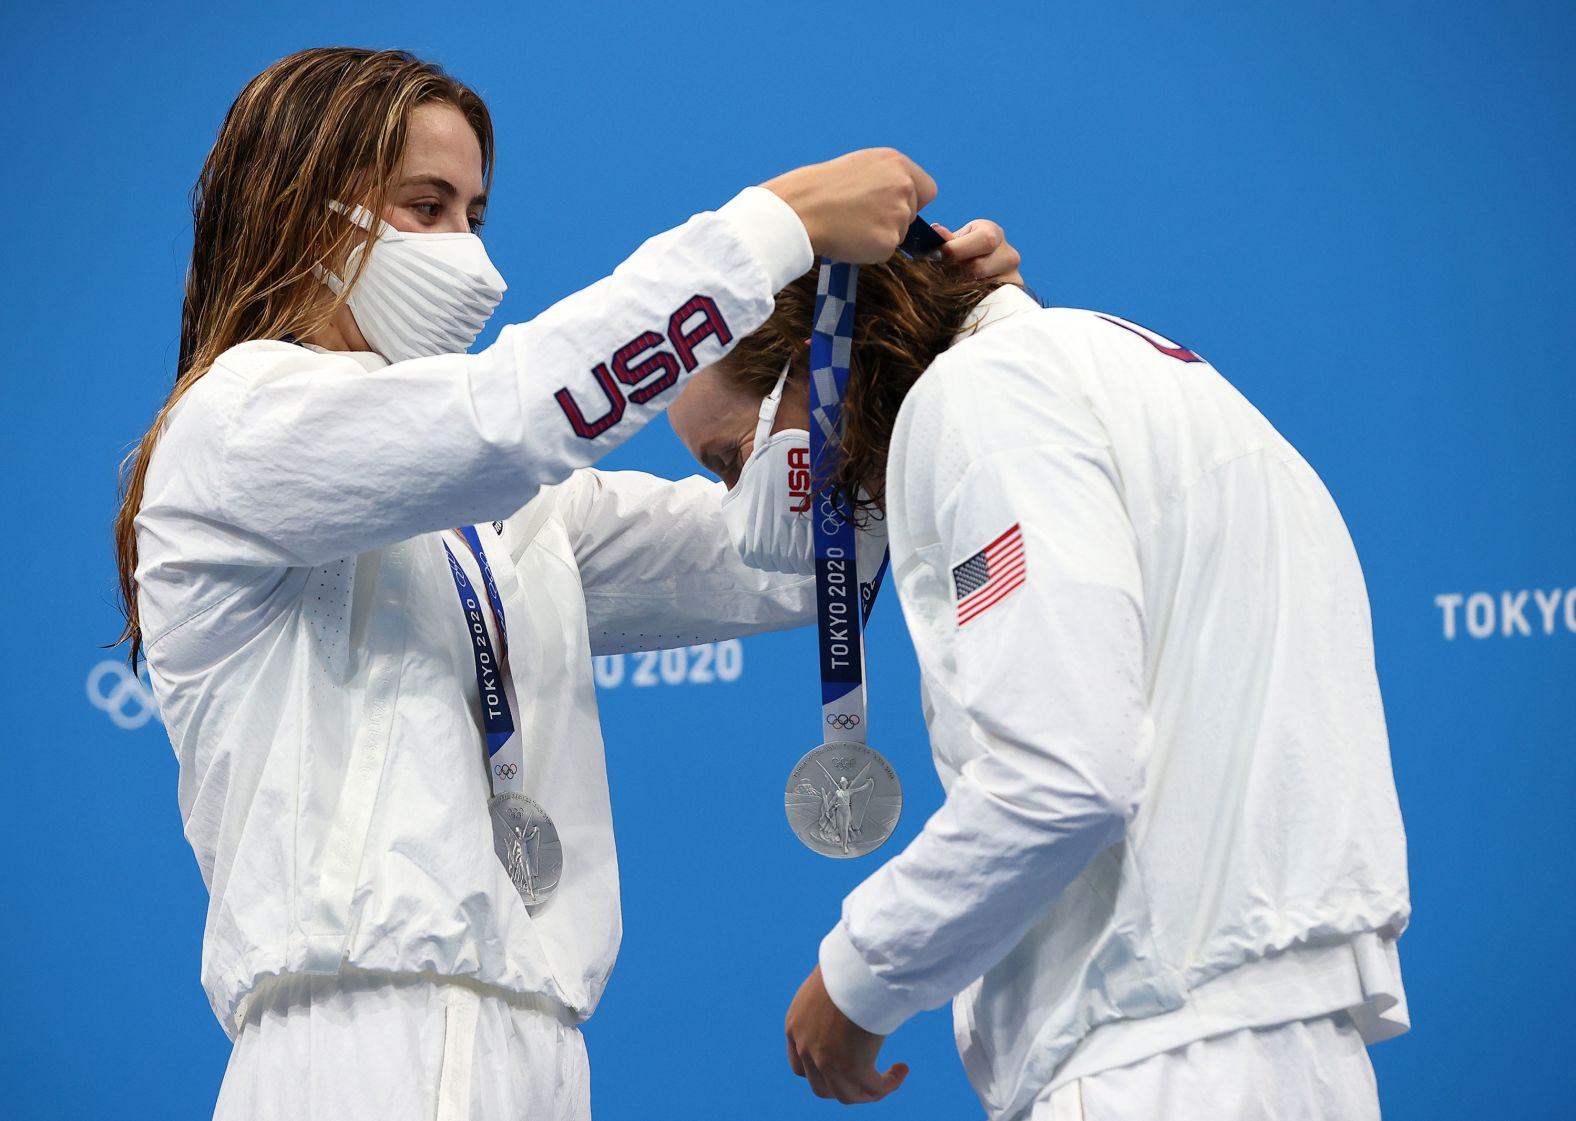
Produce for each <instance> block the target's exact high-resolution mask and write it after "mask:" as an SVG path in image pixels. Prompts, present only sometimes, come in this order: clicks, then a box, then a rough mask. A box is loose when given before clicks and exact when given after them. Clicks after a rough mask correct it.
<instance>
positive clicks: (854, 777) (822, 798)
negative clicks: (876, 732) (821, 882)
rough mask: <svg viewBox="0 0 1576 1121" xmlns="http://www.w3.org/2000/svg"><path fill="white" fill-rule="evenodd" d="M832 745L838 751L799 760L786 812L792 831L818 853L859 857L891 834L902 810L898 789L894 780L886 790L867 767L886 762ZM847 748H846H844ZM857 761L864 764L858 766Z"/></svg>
mask: <svg viewBox="0 0 1576 1121" xmlns="http://www.w3.org/2000/svg"><path fill="white" fill-rule="evenodd" d="M834 746H835V747H837V748H838V749H840V750H836V751H831V752H830V753H829V754H826V755H825V757H824V759H823V757H822V753H823V752H826V751H828V749H827V748H821V749H817V751H815V752H811V754H810V755H809V756H808V757H807V758H806V759H805V760H803V761H801V764H800V766H799V767H798V768H797V769H796V771H795V774H794V775H793V781H792V782H791V784H790V786H789V788H788V790H787V791H786V797H785V798H784V800H783V802H784V808H785V809H786V810H787V812H788V820H789V824H790V825H791V826H792V827H793V831H794V832H795V833H796V834H797V835H798V837H799V839H800V840H801V841H803V842H804V843H805V844H806V845H808V846H809V847H810V848H812V849H814V850H815V851H816V852H818V853H820V854H821V855H823V856H835V857H854V856H863V855H865V854H866V853H868V852H871V851H872V850H874V849H875V848H876V847H877V846H879V845H880V844H881V842H883V841H885V840H886V839H887V837H888V836H890V835H891V832H892V829H893V827H894V826H895V825H896V824H897V819H898V815H899V814H900V813H901V812H902V794H901V788H900V787H898V786H897V784H896V781H895V779H893V780H891V781H889V782H888V786H887V788H886V789H884V790H883V789H882V788H881V786H880V783H879V782H878V781H877V776H876V775H874V774H872V773H871V768H872V767H874V766H876V765H877V764H878V762H879V764H880V766H881V767H883V768H885V767H886V764H885V761H884V760H880V757H879V756H878V755H876V754H875V753H874V752H870V751H868V749H866V748H864V747H863V746H860V747H858V748H849V745H841V744H839V745H834ZM845 748H847V749H848V750H846V751H845V750H842V749H845ZM861 756H864V758H863V759H861ZM861 762H863V766H859V764H860V763H861ZM811 764H813V766H812V765H811ZM828 764H830V766H828ZM856 767H857V770H856ZM888 769H889V768H888ZM838 772H841V773H838Z"/></svg>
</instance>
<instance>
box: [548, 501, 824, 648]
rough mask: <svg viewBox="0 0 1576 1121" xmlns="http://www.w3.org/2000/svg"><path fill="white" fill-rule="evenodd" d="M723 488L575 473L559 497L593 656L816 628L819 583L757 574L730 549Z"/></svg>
mask: <svg viewBox="0 0 1576 1121" xmlns="http://www.w3.org/2000/svg"><path fill="white" fill-rule="evenodd" d="M724 493H726V492H725V490H724V488H723V485H722V484H721V483H716V482H710V481H708V480H705V479H702V478H699V477H696V476H691V477H690V478H687V479H680V480H678V481H677V482H675V481H672V480H669V479H660V478H657V477H656V476H654V475H647V474H644V473H642V472H638V471H595V470H587V471H578V472H576V473H575V475H574V476H573V477H572V478H571V479H570V480H569V481H568V482H566V483H564V484H563V485H562V486H561V487H559V488H558V496H557V510H558V513H559V515H560V516H561V517H562V518H563V520H564V523H565V525H566V527H567V528H568V531H569V537H570V542H571V545H572V547H573V548H574V552H575V560H576V562H577V563H578V564H579V566H580V579H581V583H582V585H583V586H584V589H585V600H586V618H587V622H588V623H589V626H590V635H591V649H592V652H593V653H596V654H616V653H621V652H625V651H630V650H654V649H658V648H663V647H671V646H689V645H693V644H695V643H701V642H714V641H717V640H719V639H725V638H736V637H738V636H740V635H747V634H756V633H759V632H762V631H772V630H783V629H785V628H788V627H797V626H803V625H805V624H808V623H812V622H814V621H815V579H814V578H813V577H810V576H783V575H778V574H776V573H769V572H759V571H757V570H756V569H753V568H751V567H749V566H748V565H746V564H745V563H744V561H743V560H742V559H741V558H740V557H739V553H738V550H737V549H735V548H734V546H733V541H732V539H731V538H730V537H729V535H728V530H727V526H726V525H725V523H724V522H723V519H722V505H721V503H722V496H723V494H724Z"/></svg>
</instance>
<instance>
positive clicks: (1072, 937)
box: [821, 288, 1409, 1119]
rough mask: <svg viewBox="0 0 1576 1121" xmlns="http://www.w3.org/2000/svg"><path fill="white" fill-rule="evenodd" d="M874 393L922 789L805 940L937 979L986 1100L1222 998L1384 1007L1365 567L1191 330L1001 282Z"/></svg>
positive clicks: (1390, 939)
mask: <svg viewBox="0 0 1576 1121" xmlns="http://www.w3.org/2000/svg"><path fill="white" fill-rule="evenodd" d="M975 326H976V327H977V330H973V331H972V332H968V331H966V332H965V333H964V334H963V335H962V336H960V340H961V341H959V342H958V343H957V344H956V345H955V346H953V347H952V348H951V349H950V350H948V351H947V352H945V353H944V354H942V355H941V356H940V358H938V359H937V360H936V362H935V363H934V365H932V367H931V368H930V369H929V370H928V371H926V373H925V374H924V376H923V377H922V378H921V379H920V380H919V382H918V384H917V385H916V386H915V387H914V389H913V391H912V392H911V393H910V395H909V397H908V399H907V400H906V401H905V403H904V405H903V408H902V411H901V413H900V416H899V419H898V423H897V427H896V431H895V433H894V435H893V440H892V447H891V453H890V457H889V459H888V466H887V521H888V526H889V531H890V534H891V548H892V571H893V575H894V578H895V581H896V584H897V588H898V593H899V596H900V599H901V602H902V605H903V611H904V614H905V616H906V618H907V621H908V626H909V631H910V634H911V635H912V637H913V641H914V645H915V647H916V650H917V653H918V657H919V663H920V669H921V675H922V680H923V686H924V694H925V700H926V713H925V716H926V720H927V723H928V725H929V729H930V739H931V748H932V752H933V755H934V758H935V762H936V767H937V769H938V771H939V772H940V775H941V778H942V782H943V785H944V786H945V788H946V791H947V794H946V800H945V803H944V804H943V806H942V808H941V809H940V810H939V811H938V812H937V813H936V814H935V816H934V817H932V818H931V819H930V821H929V822H927V823H926V825H925V827H924V829H923V831H922V832H921V833H920V834H919V836H918V837H917V838H916V839H915V840H914V842H913V843H912V844H910V845H909V846H908V848H907V849H905V850H904V851H903V852H902V853H901V854H899V855H898V856H896V857H895V858H893V859H892V860H891V861H889V862H888V863H887V864H886V865H884V866H883V867H882V868H880V869H879V870H878V871H877V872H876V873H875V874H874V875H872V876H871V877H870V878H869V879H867V880H866V881H865V882H864V883H863V884H861V885H860V886H859V887H858V888H856V889H855V890H854V892H853V893H852V894H851V895H850V896H849V897H848V899H847V901H846V902H845V904H844V908H843V917H842V921H841V922H840V923H839V924H838V925H837V927H835V928H834V929H833V931H832V932H831V933H830V934H829V935H828V936H827V937H826V939H825V940H824V942H823V943H822V948H821V968H822V973H823V976H824V978H825V981H826V984H827V988H828V991H829V992H830V994H831V996H832V997H833V999H834V1000H835V1001H836V1002H837V1004H838V1005H839V1006H840V1007H841V1008H842V1009H843V1010H844V1011H845V1012H846V1013H848V1014H849V1015H850V1016H851V1017H852V1018H853V1019H854V1020H855V1021H856V1022H858V1023H859V1024H861V1025H862V1026H864V1027H866V1028H868V1029H870V1030H872V1031H877V1032H890V1031H892V1030H893V1029H894V1028H896V1027H897V1025H898V1024H900V1023H901V1022H902V1021H903V1020H905V1019H906V1018H907V1017H909V1016H910V1015H912V1014H913V1013H914V1012H916V1011H918V1010H920V1009H923V1008H933V1007H936V1006H937V1005H940V1004H942V1003H944V1002H945V1001H947V1000H948V999H950V998H955V1000H954V1019H955V1027H956V1032H957V1037H958V1044H959V1047H960V1050H961V1051H962V1054H963V1059H964V1063H965V1065H966V1067H967V1069H968V1072H969V1075H970V1078H971V1079H972V1081H973V1082H974V1085H975V1087H976V1089H977V1090H978V1091H979V1093H980V1096H981V1098H982V1100H983V1101H984V1103H985V1105H986V1108H987V1110H988V1111H989V1113H990V1115H991V1116H992V1117H993V1118H997V1119H1005V1118H1014V1117H1019V1116H1022V1115H1023V1113H1024V1112H1025V1111H1026V1110H1027V1109H1028V1107H1029V1105H1030V1103H1032V1101H1033V1100H1034V1098H1035V1097H1036V1095H1037V1094H1039V1093H1040V1092H1041V1091H1043V1090H1044V1089H1046V1088H1047V1087H1049V1086H1053V1085H1056V1084H1059V1083H1061V1082H1064V1081H1070V1080H1072V1079H1074V1078H1078V1077H1082V1076H1085V1075H1088V1074H1092V1073H1095V1072H1096V1071H1099V1070H1103V1069H1108V1068H1111V1067H1116V1066H1122V1065H1126V1064H1127V1063H1130V1062H1133V1061H1136V1060H1138V1059H1141V1058H1144V1057H1146V1056H1148V1055H1152V1054H1157V1053H1159V1052H1162V1051H1166V1050H1170V1049H1171V1048H1173V1047H1177V1046H1181V1045H1183V1044H1186V1043H1188V1042H1192V1041H1194V1040H1197V1039H1202V1038H1206V1037H1208V1036H1211V1035H1215V1034H1219V1033H1221V1032H1225V1031H1232V1030H1236V1029H1238V1028H1244V1027H1252V1026H1265V1025H1270V1024H1277V1023H1284V1022H1288V1021H1292V1020H1298V1019H1305V1018H1311V1017H1314V1016H1320V1015H1325V1014H1329V1013H1333V1012H1337V1011H1343V1010H1344V1011H1348V1012H1349V1013H1350V1014H1351V1015H1352V1016H1353V1018H1354V1020H1355V1021H1356V1022H1357V1025H1358V1027H1359V1028H1360V1029H1361V1031H1362V1032H1363V1035H1364V1037H1365V1038H1366V1039H1367V1040H1369V1041H1370V1042H1372V1041H1375V1040H1377V1039H1382V1038H1386V1037H1387V1036H1389V1035H1393V1034H1397V1033H1399V1032H1400V1031H1404V1030H1405V1028H1406V1026H1407V1012H1406V1004H1405V996H1404V993H1403V991H1402V986H1401V977H1400V972H1399V963H1398V958H1397V955H1396V940H1397V938H1398V937H1399V935H1400V934H1401V932H1402V930H1403V928H1404V927H1405V926H1406V922H1407V916H1408V913H1409V904H1408V892H1407V875H1406V859H1405V837H1404V834H1403V831H1402V826H1401V816H1400V811H1399V808H1398V806H1397V802H1396V794H1395V786H1394V782H1393V779H1392V776H1391V771H1390V759H1389V749H1388V741H1387V737H1386V732H1385V724H1384V715H1383V710H1382V708H1381V705H1380V699H1379V689H1378V684H1377V680H1376V676H1375V671H1374V659H1373V641H1372V636H1371V632H1370V622H1369V611H1368V600H1367V594H1366V591H1365V588H1364V584H1363V578H1362V572H1361V570H1360V568H1359V567H1358V562H1357V557H1356V554H1355V552H1354V551H1353V548H1352V543H1351V539H1350V536H1349V535H1348V533H1347V530H1346V527H1345V524H1344V523H1343V522H1342V520H1341V517H1340V514H1339V513H1338V512H1337V510H1336V508H1335V504H1334V502H1333V501H1332V500H1331V498H1330V496H1329V494H1328V493H1327V492H1326V490H1325V488H1324V486H1323V485H1322V484H1321V482H1320V481H1319V479H1318V477H1317V476H1316V475H1315V474H1314V472H1313V470H1312V469H1311V468H1310V467H1309V466H1308V464H1307V463H1306V462H1304V460H1303V459H1302V458H1301V457H1300V456H1299V455H1298V454H1297V452H1296V451H1295V450H1294V449H1293V448H1292V447H1291V446H1290V445H1289V444H1288V443H1287V442H1286V441H1285V440H1284V439H1283V438H1282V437H1281V436H1280V435H1279V434H1278V433H1277V432H1276V431H1275V430H1274V429H1273V428H1272V427H1271V426H1270V425H1269V423H1268V422H1267V421H1265V419H1264V418H1263V417H1262V416H1261V415H1260V414H1259V413H1258V412H1257V411H1256V410H1255V409H1254V408H1253V407H1252V406H1251V405H1250V404H1248V402H1247V401H1245V400H1244V399H1243V398H1242V397H1241V396H1240V395H1239V394H1238V393H1237V392H1236V391H1235V390H1234V389H1233V388H1232V387H1231V386H1230V385H1228V384H1227V383H1226V381H1225V380H1224V379H1222V378H1221V377H1220V375H1219V374H1217V373H1216V372H1215V371H1214V369H1212V368H1211V367H1210V366H1209V365H1208V364H1207V363H1206V362H1204V361H1203V360H1202V359H1201V358H1199V356H1198V355H1196V354H1194V353H1193V352H1191V351H1189V350H1187V349H1186V348H1184V347H1181V346H1177V345H1176V344H1174V343H1172V342H1170V341H1169V340H1166V339H1163V338H1161V337H1159V336H1157V335H1155V334H1153V333H1151V332H1148V331H1146V330H1144V329H1143V328H1141V327H1138V326H1137V325H1135V324H1131V323H1128V322H1126V321H1123V320H1120V319H1117V318H1115V317H1111V316H1104V315H1099V314H1096V313H1093V312H1087V311H1074V310H1067V309H1055V310H1042V309H1040V308H1038V307H1037V306H1036V305H1035V304H1034V302H1033V301H1032V300H1030V299H1029V298H1028V297H1027V296H1025V295H1024V294H1023V293H1022V292H1020V291H1018V290H1016V289H1013V288H1002V289H1000V290H998V291H997V292H995V293H993V294H992V295H991V296H990V297H988V298H987V300H986V301H985V302H984V304H982V306H981V308H980V309H979V312H978V314H977V316H976V322H975Z"/></svg>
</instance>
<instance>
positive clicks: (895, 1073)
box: [881, 1063, 908, 1094]
mask: <svg viewBox="0 0 1576 1121" xmlns="http://www.w3.org/2000/svg"><path fill="white" fill-rule="evenodd" d="M907 1077H908V1064H907V1063H893V1064H892V1065H891V1066H890V1067H888V1068H887V1069H886V1072H885V1073H884V1074H882V1075H881V1089H882V1092H883V1093H886V1094H890V1093H891V1092H892V1091H893V1090H896V1089H897V1088H898V1087H899V1086H901V1085H903V1080H904V1079H905V1078H907Z"/></svg>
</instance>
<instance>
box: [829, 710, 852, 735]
mask: <svg viewBox="0 0 1576 1121" xmlns="http://www.w3.org/2000/svg"><path fill="white" fill-rule="evenodd" d="M826 722H827V723H828V724H830V725H831V726H832V727H834V728H842V729H843V730H844V731H847V730H848V729H849V728H857V727H859V717H857V716H855V715H854V714H853V713H851V712H834V713H832V715H830V716H828V717H827V718H826Z"/></svg>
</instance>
